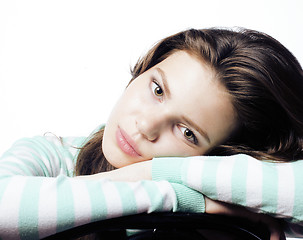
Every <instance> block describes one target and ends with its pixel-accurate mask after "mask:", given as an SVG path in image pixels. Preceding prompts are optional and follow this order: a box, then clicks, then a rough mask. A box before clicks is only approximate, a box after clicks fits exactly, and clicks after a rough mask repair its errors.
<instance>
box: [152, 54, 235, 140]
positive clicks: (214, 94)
mask: <svg viewBox="0 0 303 240" xmlns="http://www.w3.org/2000/svg"><path fill="white" fill-rule="evenodd" d="M156 67H158V68H160V69H161V70H162V71H163V72H164V74H165V76H166V78H167V83H168V86H169V90H170V92H171V100H170V101H171V105H172V107H175V111H178V112H179V113H180V114H184V115H186V116H188V117H189V118H191V120H192V121H194V122H196V123H197V124H198V125H199V126H201V127H202V128H203V129H206V131H207V132H208V134H209V135H210V136H209V137H210V138H211V139H213V142H215V143H217V142H219V141H220V140H221V138H225V137H227V136H228V135H229V133H230V131H231V129H233V128H234V126H235V123H236V117H235V111H234V108H233V105H232V100H231V96H230V95H229V94H228V92H227V90H226V88H225V87H224V86H223V84H221V83H220V82H219V81H218V79H216V77H215V76H216V74H215V72H214V71H213V70H212V69H211V68H210V67H209V66H208V65H207V64H205V63H204V62H203V61H201V60H200V59H198V58H197V57H195V56H193V55H191V54H189V53H187V52H184V51H178V52H175V53H173V54H172V55H170V56H169V57H168V58H166V59H165V60H164V61H162V62H161V63H159V64H158V65H156Z"/></svg>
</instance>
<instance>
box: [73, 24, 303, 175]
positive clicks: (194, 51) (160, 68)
mask: <svg viewBox="0 0 303 240" xmlns="http://www.w3.org/2000/svg"><path fill="white" fill-rule="evenodd" d="M302 92H303V74H302V68H301V66H300V64H299V62H298V61H297V60H296V58H295V57H294V56H293V55H292V54H291V53H290V52H289V51H288V50H287V49H286V48H285V47H284V46H283V45H282V44H280V43H279V42H278V41H277V40H275V39H273V38H272V37H270V36H268V35H266V34H263V33H260V32H256V31H252V30H246V29H242V30H239V31H233V30H227V29H203V30H195V29H190V30H187V31H183V32H180V33H177V34H175V35H172V36H169V37H167V38H165V39H163V40H161V41H160V42H158V43H157V44H156V45H155V46H154V47H153V48H152V49H151V50H150V51H149V52H148V53H147V54H146V55H145V56H144V57H142V58H141V59H139V61H138V62H137V64H136V65H135V66H134V68H133V69H132V79H131V81H130V83H129V85H128V86H127V88H126V90H125V92H124V94H123V96H122V97H121V99H120V100H119V101H118V103H117V105H116V106H115V108H114V109H113V111H112V114H111V115H110V117H109V119H108V122H107V124H106V127H105V129H102V130H100V131H98V132H97V133H95V134H94V135H93V137H92V138H91V139H90V140H89V141H88V142H87V144H86V145H85V146H84V147H83V148H82V149H81V151H80V153H79V156H78V164H77V175H89V174H94V173H99V172H103V171H108V170H113V169H115V168H120V167H124V166H127V165H130V164H132V163H136V162H141V161H145V160H150V159H152V158H153V157H164V156H193V155H231V154H237V153H246V154H248V155H251V156H253V157H256V158H258V159H260V160H271V161H292V160H298V159H300V158H302V157H303V151H302V146H303V111H302V109H303V97H302Z"/></svg>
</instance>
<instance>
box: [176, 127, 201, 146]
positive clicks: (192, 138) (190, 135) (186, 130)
mask: <svg viewBox="0 0 303 240" xmlns="http://www.w3.org/2000/svg"><path fill="white" fill-rule="evenodd" d="M179 128H180V130H181V132H182V133H183V135H184V137H185V139H186V140H188V141H190V142H192V143H194V144H197V143H198V140H197V138H196V136H195V134H194V133H193V131H192V130H190V129H189V128H187V127H183V126H180V127H179Z"/></svg>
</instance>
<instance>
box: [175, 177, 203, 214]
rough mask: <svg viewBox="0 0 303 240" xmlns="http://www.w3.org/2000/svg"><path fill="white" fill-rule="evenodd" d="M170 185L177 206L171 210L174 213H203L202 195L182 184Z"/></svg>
mask: <svg viewBox="0 0 303 240" xmlns="http://www.w3.org/2000/svg"><path fill="white" fill-rule="evenodd" d="M171 185H172V187H173V188H174V190H175V193H176V197H177V204H176V206H175V208H174V209H173V211H174V212H177V211H178V212H194V213H204V212H205V200H204V196H203V194H202V193H200V192H197V191H196V190H193V189H191V188H189V187H186V186H184V185H182V184H178V183H171Z"/></svg>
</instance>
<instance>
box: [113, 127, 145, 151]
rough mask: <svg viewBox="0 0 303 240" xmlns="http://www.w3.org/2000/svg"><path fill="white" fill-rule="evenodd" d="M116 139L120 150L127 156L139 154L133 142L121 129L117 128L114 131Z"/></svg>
mask: <svg viewBox="0 0 303 240" xmlns="http://www.w3.org/2000/svg"><path fill="white" fill-rule="evenodd" d="M116 140H117V143H118V146H119V147H120V148H121V150H122V151H123V152H124V153H126V154H127V155H129V156H132V157H140V156H141V154H140V152H139V151H138V149H137V147H136V144H135V142H134V141H133V140H132V139H131V138H130V137H129V136H128V135H127V133H126V132H125V131H123V129H121V128H119V127H118V129H117V131H116Z"/></svg>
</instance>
